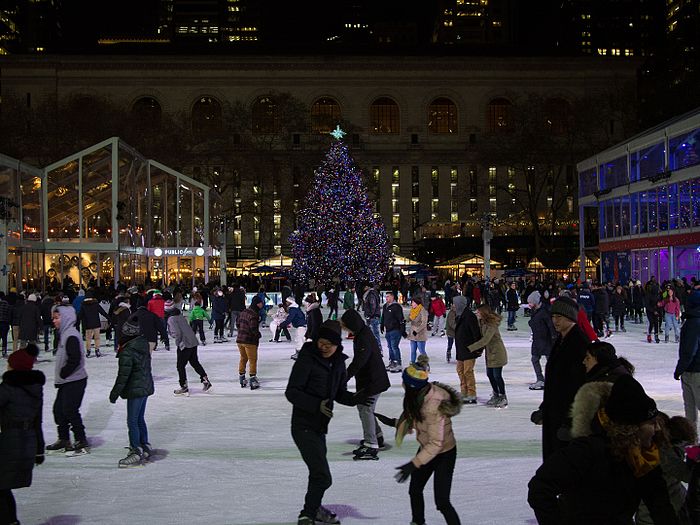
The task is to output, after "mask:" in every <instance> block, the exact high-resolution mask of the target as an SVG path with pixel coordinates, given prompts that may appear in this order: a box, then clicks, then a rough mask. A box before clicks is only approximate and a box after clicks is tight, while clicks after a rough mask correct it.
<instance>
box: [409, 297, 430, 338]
mask: <svg viewBox="0 0 700 525" xmlns="http://www.w3.org/2000/svg"><path fill="white" fill-rule="evenodd" d="M406 332H407V333H408V340H409V341H427V340H428V311H427V310H426V309H425V308H423V307H422V305H421V309H420V312H418V315H417V316H416V318H415V319H411V318H410V314H409V318H408V319H407V320H406ZM414 332H415V335H414Z"/></svg>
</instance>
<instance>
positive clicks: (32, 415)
mask: <svg viewBox="0 0 700 525" xmlns="http://www.w3.org/2000/svg"><path fill="white" fill-rule="evenodd" d="M38 354H39V349H38V348H37V347H36V345H34V344H29V345H27V347H26V348H24V349H22V350H17V351H16V352H13V353H12V354H10V356H9V357H8V359H7V372H5V373H4V374H3V376H2V383H0V421H2V430H1V431H0V465H2V468H1V469H0V523H19V521H18V520H17V505H16V503H15V497H14V495H13V494H12V489H18V488H22V487H29V486H30V485H31V484H32V470H33V469H34V465H35V464H36V465H41V464H42V463H43V462H44V434H43V432H42V430H41V411H42V405H43V390H44V383H45V382H46V377H44V374H43V373H41V372H39V371H38V370H32V368H33V367H34V361H35V360H36V356H37V355H38Z"/></svg>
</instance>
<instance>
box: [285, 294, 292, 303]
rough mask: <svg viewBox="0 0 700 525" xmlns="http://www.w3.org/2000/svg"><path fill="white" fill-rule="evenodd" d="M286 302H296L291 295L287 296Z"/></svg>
mask: <svg viewBox="0 0 700 525" xmlns="http://www.w3.org/2000/svg"><path fill="white" fill-rule="evenodd" d="M285 302H287V303H289V304H292V303H293V302H294V298H293V297H291V296H290V297H287V298H286V299H285Z"/></svg>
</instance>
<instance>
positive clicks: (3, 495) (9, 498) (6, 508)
mask: <svg viewBox="0 0 700 525" xmlns="http://www.w3.org/2000/svg"><path fill="white" fill-rule="evenodd" d="M8 523H18V521H17V504H16V503H15V497H14V495H13V494H12V491H11V490H10V489H4V490H0V524H1V525H6V524H8Z"/></svg>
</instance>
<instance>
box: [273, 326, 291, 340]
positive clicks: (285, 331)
mask: <svg viewBox="0 0 700 525" xmlns="http://www.w3.org/2000/svg"><path fill="white" fill-rule="evenodd" d="M280 334H284V336H285V337H286V338H287V341H291V340H292V336H291V335H289V330H288V329H287V327H286V326H285V327H284V328H278V329H277V330H275V342H276V341H279V340H280Z"/></svg>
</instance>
